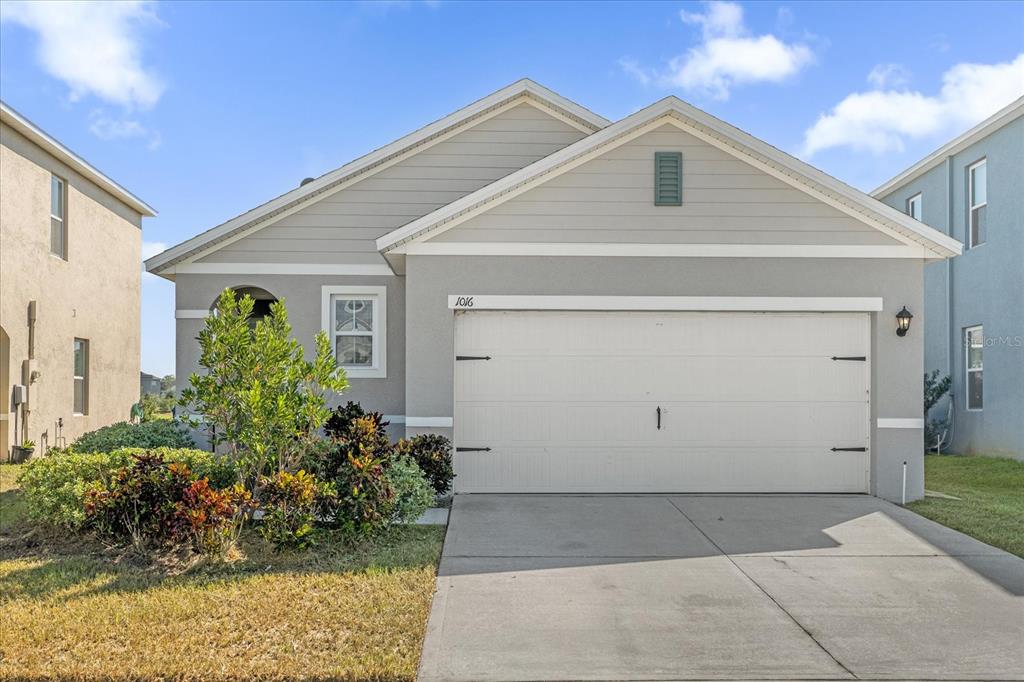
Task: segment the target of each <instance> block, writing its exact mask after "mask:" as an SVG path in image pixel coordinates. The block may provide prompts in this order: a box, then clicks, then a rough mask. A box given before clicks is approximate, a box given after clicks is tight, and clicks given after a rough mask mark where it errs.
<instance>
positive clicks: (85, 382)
mask: <svg viewBox="0 0 1024 682" xmlns="http://www.w3.org/2000/svg"><path fill="white" fill-rule="evenodd" d="M79 342H81V344H82V354H83V355H84V356H85V357H84V358H83V359H82V366H83V367H84V368H85V372H84V373H83V374H75V369H76V368H75V366H74V365H75V362H74V359H75V344H77V343H79ZM71 361H72V369H71V375H72V387H71V412H72V414H73V415H74V416H76V417H84V416H85V415H87V414H89V339H80V338H78V337H75V339H74V340H73V341H72V342H71ZM79 381H81V382H82V409H81V410H77V409H75V408H76V407H78V406H77V405H75V393H74V391H75V389H74V386H75V385H76V384H77V383H78V382H79Z"/></svg>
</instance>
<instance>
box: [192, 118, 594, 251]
mask: <svg viewBox="0 0 1024 682" xmlns="http://www.w3.org/2000/svg"><path fill="white" fill-rule="evenodd" d="M583 137H584V133H582V132H581V131H579V130H577V129H576V128H574V127H572V126H570V125H569V124H567V123H564V122H563V121H561V120H559V119H557V118H555V117H553V116H551V115H549V114H547V113H545V112H543V111H541V110H540V109H538V108H537V107H534V106H531V105H529V104H520V105H518V106H515V107H513V108H510V109H508V110H506V111H504V112H502V113H500V114H498V115H496V116H493V117H491V118H489V119H487V120H485V121H482V122H480V123H478V124H476V125H475V126H473V127H472V128H469V129H468V130H465V131H463V132H461V133H459V134H457V135H455V136H454V137H452V138H450V139H448V140H445V141H444V142H440V143H438V144H435V145H433V146H431V147H428V148H426V149H424V150H423V151H422V152H420V153H418V154H415V155H413V156H411V157H409V158H408V159H405V160H403V161H401V162H399V163H397V164H395V165H394V166H391V167H390V168H386V169H384V170H382V171H380V172H379V173H376V174H374V175H373V176H371V177H368V178H367V179H365V180H363V181H361V182H358V183H356V184H354V185H352V186H351V187H349V188H347V189H344V190H341V191H340V192H336V193H334V194H331V195H329V196H326V197H324V198H323V199H320V200H319V201H316V202H314V203H312V204H310V205H309V206H307V207H305V208H303V209H302V210H300V211H298V212H296V213H293V214H291V215H288V216H285V217H283V218H281V219H280V220H277V221H275V222H274V223H272V224H270V225H268V226H267V227H264V228H261V229H259V230H257V231H256V232H253V233H252V234H250V235H249V236H247V237H243V238H242V239H239V240H237V241H235V242H232V243H230V244H228V245H226V246H224V247H222V248H220V249H218V250H217V251H214V252H212V253H210V254H208V255H206V256H205V257H203V258H200V259H199V262H204V263H317V264H383V263H384V259H383V258H382V257H381V256H380V255H379V254H378V253H377V249H376V246H375V245H374V240H375V239H376V238H377V237H380V236H381V235H383V234H386V233H387V232H390V231H391V230H393V229H395V228H397V227H401V226H402V225H404V224H406V223H408V222H409V221H411V220H414V219H416V218H419V217H420V216H423V215H426V214H427V213H430V212H431V211H433V210H435V209H437V208H439V207H441V206H444V205H445V204H448V203H451V202H452V201H454V200H456V199H458V198H459V197H462V196H465V195H466V194H469V193H470V192H472V191H474V190H477V189H479V188H481V187H483V186H484V185H487V184H490V183H491V182H494V181H495V180H497V179H498V178H501V177H504V176H505V175H508V174H509V173H511V172H513V171H516V170H519V169H520V168H522V167H524V166H526V165H528V164H530V163H533V162H534V161H536V160H538V159H540V158H542V157H545V156H547V155H548V154H551V153H552V152H554V151H557V150H559V149H561V148H562V147H565V146H568V145H570V144H572V143H573V142H576V141H577V140H579V139H581V138H583Z"/></svg>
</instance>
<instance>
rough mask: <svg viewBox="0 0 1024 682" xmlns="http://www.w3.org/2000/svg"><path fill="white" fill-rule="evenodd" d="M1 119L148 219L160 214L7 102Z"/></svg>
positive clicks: (2, 106) (0, 111)
mask: <svg viewBox="0 0 1024 682" xmlns="http://www.w3.org/2000/svg"><path fill="white" fill-rule="evenodd" d="M0 121H3V122H4V123H6V124H7V125H9V126H11V127H12V128H14V129H15V130H17V131H18V132H19V133H21V134H22V135H24V136H25V137H27V138H28V139H29V140H31V141H32V142H33V143H34V144H36V145H38V146H39V147H40V148H42V149H43V150H45V151H46V152H47V153H48V154H50V155H52V156H53V157H55V158H56V159H57V160H59V161H60V162H61V163H63V164H65V165H67V166H68V167H70V168H72V169H73V170H74V171H75V172H76V173H80V174H81V175H82V176H83V177H86V178H88V179H89V180H90V181H92V182H94V183H96V185H97V186H99V187H100V188H101V189H103V190H104V191H105V192H107V193H108V194H110V195H111V196H112V197H114V198H115V199H117V200H118V201H120V202H122V203H123V204H125V205H126V206H129V207H130V208H132V209H133V210H135V211H138V212H139V214H141V215H143V216H145V217H147V218H152V217H153V216H155V215H156V209H154V208H153V207H152V206H150V205H149V204H147V203H146V202H144V201H143V200H142V199H140V198H138V197H137V196H135V195H134V194H132V193H131V192H129V191H128V190H126V189H125V188H124V187H122V186H121V185H119V184H117V183H116V182H114V181H113V180H111V179H110V178H108V177H107V176H106V175H104V174H103V173H101V172H100V171H99V170H97V169H96V168H95V167H94V166H93V165H92V164H90V163H89V162H88V161H86V160H85V159H83V158H82V157H81V156H79V155H78V154H76V153H74V152H73V151H71V150H70V149H68V148H67V147H65V146H64V145H63V144H61V143H60V142H58V141H57V140H56V139H55V138H53V137H51V136H50V135H48V134H47V133H46V132H45V131H44V130H43V129H42V128H40V127H39V126H37V125H36V124H35V123H33V122H32V121H30V120H28V119H27V118H25V117H24V116H22V115H21V114H19V113H18V112H17V111H15V110H14V109H12V108H11V107H9V106H8V105H7V103H6V102H0Z"/></svg>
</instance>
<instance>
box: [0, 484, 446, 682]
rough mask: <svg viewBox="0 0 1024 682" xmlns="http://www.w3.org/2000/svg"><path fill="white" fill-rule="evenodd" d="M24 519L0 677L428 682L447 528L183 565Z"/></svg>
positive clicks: (4, 613)
mask: <svg viewBox="0 0 1024 682" xmlns="http://www.w3.org/2000/svg"><path fill="white" fill-rule="evenodd" d="M6 473H7V472H2V471H0V474H5V476H4V481H3V483H4V486H5V487H6V488H8V491H7V492H12V491H10V490H9V486H10V481H9V480H7V479H8V478H9V477H8V476H6ZM15 494H16V492H15ZM12 511H17V500H16V499H15V498H14V497H13V496H11V495H8V496H7V497H5V498H3V505H2V508H0V515H2V516H5V517H7V520H11V521H12V522H11V523H10V524H8V523H6V522H5V524H4V528H3V533H2V535H0V552H2V556H0V632H2V633H3V636H2V638H0V678H6V679H24V678H30V679H62V680H68V679H70V680H137V679H153V680H299V679H303V680H413V679H414V678H415V675H416V666H417V664H418V662H419V655H420V648H421V646H422V643H423V633H424V628H425V626H426V619H427V614H428V612H429V609H430V601H431V598H432V595H433V591H434V577H435V568H436V565H437V560H438V556H439V554H440V548H441V542H442V538H443V529H442V528H439V527H432V526H422V527H407V528H400V529H396V530H395V531H394V532H392V533H391V534H389V535H388V536H387V537H386V538H384V539H382V540H379V541H377V542H375V543H373V544H372V545H368V546H366V547H363V548H360V549H357V550H351V549H344V548H343V546H342V545H341V544H340V543H337V542H334V541H331V540H330V539H328V541H325V542H324V543H323V544H322V545H321V546H319V547H318V548H316V549H314V550H311V551H309V552H302V553H292V554H288V553H286V554H274V553H272V552H270V551H269V550H267V549H266V548H265V546H264V545H263V544H262V542H261V541H260V540H259V539H258V538H256V537H254V536H253V535H251V534H249V535H247V536H246V537H245V541H244V543H243V547H242V549H243V551H244V553H245V555H246V558H245V559H243V560H239V561H235V562H232V563H229V564H224V563H221V564H204V563H199V564H178V565H176V564H173V563H166V562H165V563H162V564H156V563H153V562H152V561H144V560H142V559H140V558H138V557H133V556H131V555H125V554H118V553H116V552H114V551H112V550H109V549H107V548H103V547H100V546H97V545H94V544H93V545H88V546H85V545H83V543H81V542H78V543H71V544H69V543H63V542H62V539H61V538H60V537H59V536H55V535H51V534H48V533H45V532H43V531H39V530H38V529H34V530H30V529H29V528H28V527H27V526H26V525H25V524H24V523H23V522H20V521H19V520H18V519H17V518H15V517H14V515H13V514H11V512H12Z"/></svg>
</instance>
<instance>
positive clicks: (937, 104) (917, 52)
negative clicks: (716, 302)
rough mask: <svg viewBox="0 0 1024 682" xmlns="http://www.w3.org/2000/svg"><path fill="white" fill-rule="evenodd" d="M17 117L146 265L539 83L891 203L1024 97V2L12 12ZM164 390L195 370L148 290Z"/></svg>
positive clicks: (2, 89)
mask: <svg viewBox="0 0 1024 682" xmlns="http://www.w3.org/2000/svg"><path fill="white" fill-rule="evenodd" d="M0 19H2V21H0V95H2V97H3V99H4V100H5V101H6V102H7V103H8V104H9V105H11V106H13V107H14V108H15V109H17V110H19V111H20V112H21V113H23V114H24V115H26V116H28V117H29V118H30V119H32V120H33V121H35V122H36V123H37V124H38V125H40V126H41V127H43V128H44V129H45V130H47V131H48V132H49V133H51V134H52V135H54V136H55V137H57V138H58V139H60V140H61V141H62V142H64V143H65V144H66V145H68V146H69V147H71V148H72V149H73V150H75V151H76V152H78V153H79V154H81V155H82V156H84V157H85V158H87V159H88V160H89V161H90V162H92V163H93V164H94V165H96V166H97V167H98V168H100V169H102V170H103V171H104V172H106V173H107V174H109V175H110V176H111V177H113V178H114V179H115V180H117V181H118V182H120V183H121V184H123V185H125V186H126V187H128V188H129V189H130V190H131V191H133V192H134V193H136V194H137V195H139V196H140V197H142V198H143V199H144V200H145V201H147V202H148V203H150V204H151V205H153V206H155V207H156V208H157V209H158V210H159V212H160V214H159V216H158V217H157V218H154V219H149V220H147V221H146V222H145V225H144V230H143V238H144V241H145V243H146V247H145V251H146V255H152V253H153V252H155V251H156V250H159V249H160V248H161V245H173V244H175V243H177V242H179V241H182V240H184V239H186V238H188V237H191V236H193V235H195V234H197V233H199V232H201V231H203V230H205V229H208V228H210V227H212V226H214V225H216V224H219V223H221V222H223V221H224V220H226V219H228V218H231V217H233V216H235V215H237V214H239V213H241V212H243V211H245V210H247V209H249V208H252V207H253V206H255V205H257V204H260V203H262V202H264V201H266V200H267V199H270V198H272V197H274V196H277V195H278V194H281V193H282V192H284V191H287V190H289V189H291V188H292V187H294V186H295V185H296V184H297V183H298V182H299V180H300V179H302V178H303V177H306V176H316V175H320V174H322V173H324V172H326V171H329V170H331V169H332V168H335V167H337V166H340V165H342V164H343V163H345V162H346V161H348V160H350V159H352V158H355V157H357V156H359V155H361V154H363V153H365V152H367V151H370V150H372V149H374V148H376V147H379V146H381V145H383V144H386V143H387V142H389V141H391V140H393V139H394V138H396V137H398V136H400V135H403V134H405V133H407V132H409V131H411V130H414V129H416V128H418V127H420V126H422V125H423V124H425V123H427V122H429V121H432V120H434V119H436V118H439V117H441V116H444V115H445V114H447V113H449V112H451V111H453V110H455V109H457V108H459V107H461V106H463V105H465V104H467V103H469V102H471V101H473V100H475V99H478V98H479V97H482V96H484V95H486V94H488V93H490V92H492V91H493V90H496V89H498V88H499V87H502V86H504V85H507V84H508V83H510V82H512V81H514V80H517V79H518V78H521V77H523V76H529V77H531V78H533V79H535V80H537V81H539V82H541V83H542V84H544V85H546V86H548V87H550V88H552V89H554V90H556V91H557V92H559V93H561V94H563V95H565V96H566V97H569V98H570V99H572V100H575V101H577V102H579V103H580V104H582V105H584V106H586V107H588V108H590V109H592V110H594V111H596V112H598V113H600V114H602V115H604V116H606V117H608V118H610V119H617V118H619V117H621V116H624V115H626V114H629V113H630V112H632V111H634V110H636V109H639V108H641V107H643V106H645V105H647V104H649V103H651V102H652V101H654V100H657V99H660V98H661V97H663V96H665V95H667V94H675V95H678V96H680V97H682V98H683V99H685V100H687V101H689V102H691V103H693V104H694V105H696V106H698V107H700V108H702V109H705V110H707V111H709V112H711V113H712V114H714V115H716V116H718V117H720V118H723V119H725V120H727V121H729V122H730V123H732V124H734V125H737V126H739V127H741V128H743V129H744V130H746V131H748V132H750V133H752V134H753V135H756V136H758V137H760V138H762V139H764V140H766V141H768V142H770V143H771V144H773V145H775V146H777V147H779V148H781V149H783V150H785V151H788V152H790V153H793V154H796V155H798V156H800V157H801V158H803V159H805V160H808V161H810V162H811V163H813V164H815V165H816V166H818V167H820V168H822V169H823V170H825V171H827V172H829V173H831V174H833V175H835V176H837V177H839V178H841V179H843V180H845V181H846V182H849V183H850V184H853V185H855V186H857V187H859V188H861V189H865V190H870V189H872V188H873V187H874V186H876V185H877V184H879V183H880V182H882V181H883V180H885V179H887V178H888V177H890V176H892V175H894V174H895V173H896V172H898V171H899V170H902V169H903V168H904V167H906V166H908V165H910V164H911V163H913V162H914V161H916V160H917V159H919V158H920V157H922V156H924V155H925V154H927V153H928V152H930V151H932V150H933V149H934V148H936V147H938V146H939V145H941V144H942V143H943V142H945V141H946V140H948V139H949V138H950V137H952V136H954V135H955V134H957V133H959V132H961V131H963V130H965V129H967V128H968V127H970V126H971V125H973V124H974V123H976V122H977V121H979V120H981V119H983V118H984V117H986V116H987V115H989V114H991V113H993V112H994V111H995V110H997V109H998V108H999V107H1000V106H1002V105H1004V104H1006V103H1008V102H1009V101H1010V100H1012V99H1013V97H1015V96H1019V95H1020V94H1022V92H1024V3H1009V2H1007V3H986V2H970V3H953V2H950V3H890V2H886V3H867V2H858V3H803V2H791V3H785V2H784V3H774V2H764V3H741V4H734V3H699V2H682V3H678V2H662V3H641V2H630V3H621V4H619V3H596V4H584V3H551V4H547V3H540V2H532V3H521V4H519V3H497V2H488V3H468V2H465V3H459V2H425V3H420V2H385V3H368V2H367V3H349V4H342V3H331V4H322V3H312V2H310V3H299V2H291V3H272V2H263V3H251V4H250V3H243V2H225V3H216V4H212V3H211V4H204V3H199V2H177V3H131V2H122V3H116V4H86V3H78V4H74V5H64V4H59V3H42V4H38V5H31V4H24V3H17V2H10V1H8V0H4V1H3V2H0ZM142 333H143V357H142V368H143V370H145V371H149V372H153V373H157V374H164V373H170V372H172V371H173V368H174V301H173V287H172V285H171V284H170V283H169V282H166V281H164V280H160V279H158V278H155V277H152V276H148V275H147V276H144V277H143V313H142Z"/></svg>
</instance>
